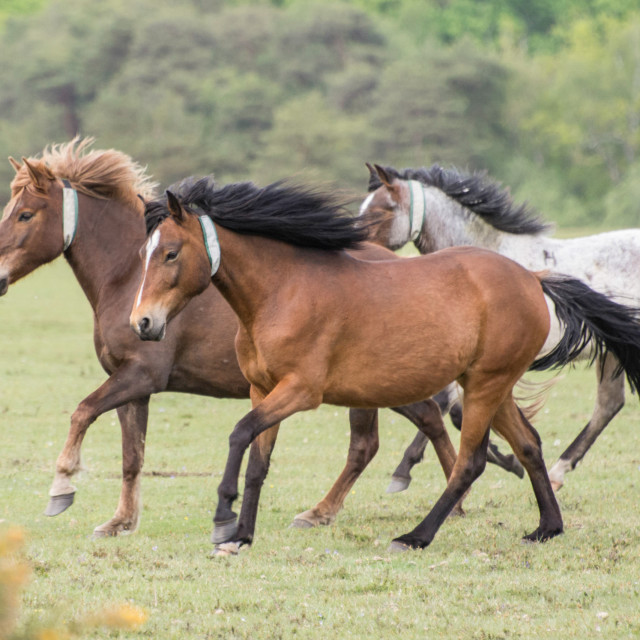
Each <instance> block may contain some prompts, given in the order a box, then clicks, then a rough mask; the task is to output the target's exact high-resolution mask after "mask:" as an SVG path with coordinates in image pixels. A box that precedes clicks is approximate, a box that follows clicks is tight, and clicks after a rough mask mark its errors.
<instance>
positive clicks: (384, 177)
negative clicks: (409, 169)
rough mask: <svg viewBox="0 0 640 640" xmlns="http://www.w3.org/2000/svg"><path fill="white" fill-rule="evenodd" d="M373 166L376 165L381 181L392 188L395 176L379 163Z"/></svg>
mask: <svg viewBox="0 0 640 640" xmlns="http://www.w3.org/2000/svg"><path fill="white" fill-rule="evenodd" d="M373 166H374V167H375V170H376V173H377V174H378V178H380V182H382V184H383V185H384V186H385V187H388V188H391V183H392V182H393V178H390V177H389V174H388V173H387V172H386V171H385V169H384V168H383V167H381V166H380V165H379V164H374V165H373Z"/></svg>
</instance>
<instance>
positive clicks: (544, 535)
mask: <svg viewBox="0 0 640 640" xmlns="http://www.w3.org/2000/svg"><path fill="white" fill-rule="evenodd" d="M561 533H562V527H559V528H557V529H540V528H538V529H536V530H535V531H534V532H533V533H530V534H529V535H526V536H524V537H523V538H522V540H523V542H546V541H547V540H551V538H555V537H556V536H559V535H560V534H561Z"/></svg>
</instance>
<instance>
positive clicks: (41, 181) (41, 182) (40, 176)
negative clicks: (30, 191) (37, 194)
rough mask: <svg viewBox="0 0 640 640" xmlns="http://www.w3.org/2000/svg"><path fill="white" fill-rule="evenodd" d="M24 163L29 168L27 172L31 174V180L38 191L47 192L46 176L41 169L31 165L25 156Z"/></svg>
mask: <svg viewBox="0 0 640 640" xmlns="http://www.w3.org/2000/svg"><path fill="white" fill-rule="evenodd" d="M22 162H23V163H24V166H25V167H26V168H27V171H28V172H29V179H30V180H31V182H33V185H34V186H35V187H36V189H38V190H39V191H46V188H45V185H46V176H45V175H44V173H43V172H42V171H41V170H40V167H37V166H35V165H33V164H31V163H30V162H29V161H28V160H27V159H26V158H25V157H24V156H22Z"/></svg>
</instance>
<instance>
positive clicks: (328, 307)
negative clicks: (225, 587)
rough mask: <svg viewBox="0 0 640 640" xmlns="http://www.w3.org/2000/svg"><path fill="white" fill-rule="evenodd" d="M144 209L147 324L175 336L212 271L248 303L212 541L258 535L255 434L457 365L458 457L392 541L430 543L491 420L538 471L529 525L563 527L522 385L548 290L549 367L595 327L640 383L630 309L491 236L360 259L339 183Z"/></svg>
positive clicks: (203, 196) (225, 194)
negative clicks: (249, 500)
mask: <svg viewBox="0 0 640 640" xmlns="http://www.w3.org/2000/svg"><path fill="white" fill-rule="evenodd" d="M145 215H146V218H147V232H148V234H149V238H148V240H147V243H146V245H145V247H144V250H143V252H142V253H141V257H142V260H143V262H144V269H143V274H142V279H141V283H140V286H139V289H138V293H137V296H136V300H135V304H134V305H133V309H132V312H131V326H132V327H133V329H134V330H135V331H136V332H137V333H138V335H139V336H140V337H141V338H142V339H144V340H161V339H162V338H163V337H164V336H165V333H166V331H167V324H168V323H169V322H170V321H171V319H172V318H174V317H178V318H179V317H180V316H179V315H178V314H179V312H180V311H181V310H182V309H183V308H184V307H185V306H186V305H187V303H188V302H189V300H190V299H192V298H193V297H194V296H197V295H198V294H199V293H201V292H202V291H204V290H206V289H207V288H208V286H209V284H210V282H211V281H213V283H214V284H215V286H216V287H217V288H218V289H219V290H220V292H221V293H222V295H223V296H224V297H225V298H226V299H227V301H228V302H229V304H230V305H231V307H232V308H233V309H234V311H235V312H236V314H237V316H238V318H239V324H240V326H239V331H238V335H237V337H236V351H237V354H238V361H239V363H240V367H241V369H242V371H243V373H244V375H245V376H246V378H247V379H248V380H249V382H250V383H251V400H252V404H253V409H252V410H251V412H249V413H248V414H247V415H246V416H245V417H244V418H243V419H242V420H240V422H238V424H237V425H236V426H235V428H234V429H233V431H232V433H231V435H230V437H229V455H228V458H227V464H226V468H225V471H224V475H223V478H222V482H221V483H220V486H219V489H218V498H219V500H218V506H217V509H216V512H215V517H214V523H215V526H216V529H215V530H214V541H216V542H219V543H220V542H222V541H223V540H224V539H225V538H226V542H225V543H224V544H221V545H219V547H218V551H219V552H220V553H224V554H226V553H237V550H238V549H239V548H240V546H241V545H242V544H244V543H250V542H251V541H252V540H253V535H254V531H253V530H247V529H246V528H244V526H243V523H240V525H239V526H238V527H237V528H236V526H235V522H236V514H235V513H234V512H233V511H232V505H233V502H234V501H235V500H236V498H237V495H238V475H239V472H240V465H241V462H242V458H243V456H244V452H245V451H246V449H247V447H248V446H249V445H250V444H251V442H252V441H253V440H254V438H256V437H257V436H259V435H260V434H262V433H268V431H267V430H269V429H270V428H271V427H273V426H274V425H277V424H279V423H280V421H282V420H284V419H285V418H287V417H288V416H290V415H292V414H293V413H296V412H298V411H304V410H307V409H313V408H315V407H317V406H318V405H319V404H320V403H322V402H327V403H329V404H336V405H342V406H352V407H353V406H355V407H363V408H374V407H384V406H396V405H402V404H406V403H410V402H416V401H418V400H421V399H424V398H428V397H430V396H431V395H432V394H434V393H435V392H437V391H438V390H440V389H442V388H444V387H445V386H446V385H447V384H449V383H451V382H452V381H454V380H455V381H457V382H458V383H459V384H460V385H461V386H462V387H463V389H464V413H463V422H462V431H461V439H460V451H459V454H458V458H457V460H456V463H455V465H454V468H453V471H452V473H451V475H450V477H449V480H448V483H447V487H446V489H445V491H444V492H443V494H442V496H441V497H440V499H439V500H438V501H437V502H436V504H435V506H434V507H433V509H432V510H431V512H430V513H429V514H428V515H427V517H426V518H425V519H424V520H423V521H422V522H421V523H420V524H419V525H418V526H417V527H416V528H415V529H414V530H413V531H411V532H409V533H407V534H405V535H403V536H400V537H399V538H396V539H395V540H394V541H393V542H392V548H394V549H406V548H422V547H426V546H427V545H428V544H429V543H430V542H431V540H432V539H433V537H434V535H435V533H436V532H437V530H438V528H439V527H440V526H441V524H442V522H443V521H444V519H445V518H446V517H447V515H448V514H449V513H450V511H451V509H452V508H453V506H454V505H455V504H456V502H457V501H458V500H459V499H460V498H461V497H462V496H463V495H464V493H465V491H467V490H468V489H469V488H470V486H471V484H472V482H473V481H474V480H475V478H477V477H478V476H479V475H480V474H481V473H482V471H483V469H484V466H485V462H486V448H487V443H488V434H489V423H490V422H491V425H492V427H493V429H495V430H496V431H497V432H498V433H499V434H501V435H502V436H504V437H505V438H506V439H507V441H508V442H509V444H510V445H511V447H512V448H513V450H514V452H515V453H516V455H517V456H518V458H519V459H520V461H521V462H522V464H523V466H524V468H525V469H526V471H527V473H528V474H529V477H530V479H531V483H532V485H533V490H534V494H535V497H536V500H537V503H538V507H539V511H540V521H539V525H538V527H537V528H536V529H535V530H534V531H533V532H532V533H531V534H529V535H527V536H526V539H527V540H531V541H536V540H540V541H544V540H547V539H549V538H551V537H553V536H555V535H558V534H559V533H561V532H562V517H561V514H560V509H559V507H558V504H557V502H556V499H555V495H554V493H553V489H552V488H551V484H550V482H549V478H548V476H547V471H546V468H545V465H544V461H543V457H542V449H541V443H540V439H539V437H538V435H537V433H536V431H535V430H534V429H533V427H532V426H531V425H530V424H529V423H528V421H527V420H526V418H525V417H524V415H523V414H522V412H521V411H520V410H519V409H518V407H517V406H516V404H515V402H514V400H513V396H512V389H513V386H514V385H515V383H516V382H517V381H518V379H519V378H520V377H521V376H522V374H523V373H524V372H525V371H526V370H527V369H528V368H529V367H530V366H531V364H532V363H533V360H534V358H535V356H536V355H537V354H538V352H539V351H540V349H541V348H542V346H543V344H544V342H545V340H546V338H547V335H548V333H549V326H550V320H549V310H548V307H547V303H546V301H545V295H544V294H547V295H548V296H550V297H551V298H552V299H553V300H554V302H555V303H556V306H557V308H558V309H562V311H563V314H564V315H563V319H564V320H565V322H566V331H565V334H564V339H563V341H562V342H561V344H560V345H559V346H558V348H557V349H555V350H554V351H553V352H552V353H551V354H550V355H549V356H547V359H546V360H545V363H544V364H545V366H547V367H548V366H554V365H558V364H563V363H564V362H566V361H568V359H569V358H570V357H571V356H572V355H573V354H574V352H575V351H576V350H580V349H582V348H583V347H584V340H585V338H586V337H591V339H592V340H593V342H594V343H595V344H596V345H597V347H598V348H599V349H600V350H602V349H604V348H605V345H606V348H611V349H613V350H615V351H616V354H619V355H621V357H623V358H624V359H623V360H621V362H622V363H623V366H624V367H625V371H626V372H627V375H628V377H629V379H630V382H631V384H632V385H633V386H634V388H638V385H639V384H640V359H639V358H638V356H640V326H639V325H637V324H636V323H635V319H634V314H633V311H632V310H629V309H627V308H625V307H622V306H621V305H618V304H616V303H613V302H611V301H609V300H608V298H606V297H605V296H602V295H601V294H598V293H595V292H593V291H592V290H591V289H589V287H587V286H586V285H584V284H583V283H582V282H580V281H577V280H573V279H570V278H564V277H550V276H548V275H545V274H535V273H532V272H530V271H527V270H526V269H524V268H523V267H521V266H520V265H518V264H517V263H515V262H513V261H512V260H509V259H507V258H504V257H502V256H500V255H498V254H496V253H493V252H491V251H486V250H482V249H475V248H456V249H450V250H445V251H441V252H438V253H434V254H431V255H428V256H421V257H417V258H413V259H410V260H388V261H378V262H370V261H364V260H360V259H357V258H356V257H354V256H353V255H350V254H349V253H347V252H346V251H344V250H345V249H353V248H354V247H356V246H359V244H360V242H361V241H362V240H363V239H364V238H366V236H367V229H366V228H362V227H358V226H357V225H356V220H355V219H354V218H352V217H349V216H348V215H346V214H345V212H344V210H343V209H342V208H341V207H340V206H338V205H337V204H336V203H335V201H334V200H333V199H332V198H330V197H325V198H324V199H323V198H322V197H321V194H320V193H319V192H317V191H309V190H307V189H305V188H302V187H295V186H290V185H287V184H284V183H276V184H273V185H269V186H267V187H265V188H262V189H260V188H258V187H256V186H255V185H253V184H251V183H241V184H233V185H227V186H226V187H224V188H222V189H219V190H216V189H214V187H213V185H212V184H211V183H210V182H209V181H208V180H207V179H202V180H200V181H198V182H197V183H195V184H193V185H192V186H191V187H190V188H189V189H188V190H186V191H185V192H184V193H182V194H181V196H180V200H179V199H178V198H177V197H176V196H175V195H174V194H172V193H171V192H167V194H166V200H162V199H161V200H157V201H155V202H152V203H148V204H147V211H146V214H145ZM337 310H339V312H337ZM208 320H209V321H210V322H215V319H213V318H209V319H208ZM270 433H272V434H273V433H274V431H270ZM266 455H268V452H265V456H266ZM251 464H252V461H251V460H250V462H249V465H250V466H251ZM267 466H268V464H267V463H265V464H263V465H262V471H263V472H264V473H266V469H267ZM247 473H250V471H249V470H248V471H247ZM218 527H219V528H220V531H218Z"/></svg>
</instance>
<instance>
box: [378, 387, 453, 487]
mask: <svg viewBox="0 0 640 640" xmlns="http://www.w3.org/2000/svg"><path fill="white" fill-rule="evenodd" d="M432 400H433V401H434V402H435V403H437V405H438V409H439V411H438V414H439V415H438V417H437V418H436V421H440V422H442V417H441V416H443V415H446V413H447V411H448V409H449V406H450V405H451V401H452V397H451V392H450V388H449V387H447V388H446V389H443V390H442V391H440V393H437V394H436V395H435V396H433V398H432ZM425 409H426V410H425ZM393 410H394V411H396V412H397V413H399V414H400V415H401V416H404V417H405V418H407V419H408V420H410V421H411V422H413V424H415V425H416V427H418V433H416V436H415V438H414V439H413V441H412V442H411V444H410V445H409V446H408V447H407V448H406V450H405V452H404V455H403V456H402V460H401V461H400V464H399V465H398V466H397V467H396V470H395V471H394V472H393V474H392V476H391V482H390V483H389V486H388V487H387V493H399V492H400V491H406V489H408V488H409V485H410V484H411V469H413V467H415V466H416V465H417V464H418V463H419V462H421V461H422V459H423V457H424V451H425V449H426V447H427V444H428V443H429V440H432V441H433V442H434V445H435V440H434V439H433V438H432V437H431V435H430V434H432V433H434V430H435V438H437V439H439V442H442V443H444V441H443V440H442V436H441V432H440V430H439V428H438V425H437V423H436V421H434V416H433V413H432V410H431V407H423V403H421V402H417V403H415V404H413V405H406V406H404V407H395V408H394V409H393ZM442 429H444V425H443V426H442ZM446 438H447V439H449V435H448V434H447V435H446ZM449 444H450V445H451V441H450V440H449ZM442 446H443V447H446V443H444V444H443V445H442ZM451 449H452V450H453V459H452V460H451V463H450V468H451V467H453V463H454V462H455V450H454V449H453V445H451ZM441 453H442V454H444V455H447V456H450V453H449V454H447V453H446V452H445V451H444V450H443V451H442V452H441ZM441 453H440V452H438V450H436V455H438V458H440V457H441ZM440 463H441V464H442V460H440ZM443 469H444V466H443ZM445 475H446V472H445ZM447 477H448V476H447Z"/></svg>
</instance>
